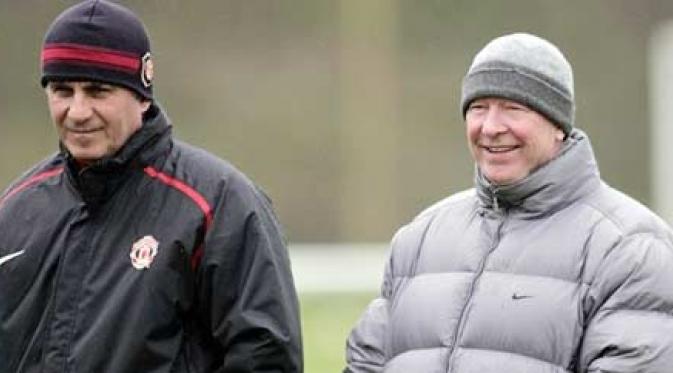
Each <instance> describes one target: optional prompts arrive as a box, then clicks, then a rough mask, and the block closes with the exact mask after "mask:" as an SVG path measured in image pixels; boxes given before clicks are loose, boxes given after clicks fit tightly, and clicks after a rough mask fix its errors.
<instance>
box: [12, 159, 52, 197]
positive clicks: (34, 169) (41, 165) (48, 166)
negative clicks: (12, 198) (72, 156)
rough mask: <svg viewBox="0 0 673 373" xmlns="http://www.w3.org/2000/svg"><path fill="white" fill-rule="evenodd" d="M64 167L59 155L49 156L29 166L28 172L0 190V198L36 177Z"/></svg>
mask: <svg viewBox="0 0 673 373" xmlns="http://www.w3.org/2000/svg"><path fill="white" fill-rule="evenodd" d="M64 166H65V162H64V159H63V157H62V156H61V155H60V154H59V153H54V154H51V155H50V156H48V157H47V158H44V159H42V160H41V161H39V162H38V163H36V164H34V165H33V166H31V167H30V168H29V169H28V170H26V171H24V172H23V173H22V174H21V175H20V176H19V177H17V178H16V179H14V180H13V181H12V182H11V183H10V184H9V186H8V187H7V188H6V189H5V190H4V191H2V190H0V192H2V193H0V196H2V195H4V194H6V193H9V192H10V191H11V190H13V189H15V188H16V187H17V186H19V185H22V184H23V183H25V182H26V181H29V180H30V179H31V178H33V177H35V176H37V175H40V174H42V173H45V172H49V171H51V170H55V169H59V168H60V169H62V168H63V167H64Z"/></svg>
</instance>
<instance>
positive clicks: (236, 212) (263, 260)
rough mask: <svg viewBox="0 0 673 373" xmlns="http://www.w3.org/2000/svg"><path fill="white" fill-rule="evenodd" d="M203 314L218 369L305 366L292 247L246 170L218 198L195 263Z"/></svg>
mask: <svg viewBox="0 0 673 373" xmlns="http://www.w3.org/2000/svg"><path fill="white" fill-rule="evenodd" d="M197 292H198V309H199V314H200V319H201V320H202V323H203V324H204V326H205V327H206V328H208V330H210V334H211V337H212V338H214V340H215V341H217V343H218V345H219V349H218V350H219V351H221V353H222V355H223V356H222V360H221V361H222V364H221V365H220V366H218V367H217V369H216V370H215V371H216V372H240V373H244V372H302V371H303V362H302V346H301V344H302V343H301V330H300V322H299V307H298V300H297V295H296V292H295V288H294V284H293V280H292V273H291V270H290V262H289V258H288V252H287V249H286V247H285V243H284V239H283V237H282V234H281V231H280V228H279V225H278V223H277V221H276V218H275V216H274V213H273V211H272V209H271V205H270V202H269V201H268V199H267V198H266V196H265V195H264V194H263V193H262V192H261V191H259V190H258V189H257V188H256V187H255V186H254V185H253V184H252V183H251V182H250V181H248V180H247V179H245V177H243V176H240V177H237V178H234V179H233V180H231V181H230V182H229V183H228V185H227V186H226V189H225V191H224V192H223V195H222V196H221V197H220V201H219V202H218V203H217V204H216V206H215V209H214V215H213V222H212V226H211V228H210V229H209V231H208V233H207V234H206V237H205V241H204V254H203V258H202V260H201V263H200V265H199V268H198V270H197Z"/></svg>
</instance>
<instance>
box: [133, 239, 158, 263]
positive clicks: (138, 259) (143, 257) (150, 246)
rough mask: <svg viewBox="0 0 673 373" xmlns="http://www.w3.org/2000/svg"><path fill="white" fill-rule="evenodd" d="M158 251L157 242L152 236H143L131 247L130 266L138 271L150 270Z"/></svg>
mask: <svg viewBox="0 0 673 373" xmlns="http://www.w3.org/2000/svg"><path fill="white" fill-rule="evenodd" d="M158 250H159V241H157V240H156V239H155V238H154V237H152V236H145V237H143V238H141V239H139V240H138V241H136V243H134V244H133V246H132V247H131V255H129V256H130V257H131V264H133V267H134V268H135V269H138V270H143V269H145V268H150V265H151V264H152V261H153V260H154V257H155V256H157V252H158Z"/></svg>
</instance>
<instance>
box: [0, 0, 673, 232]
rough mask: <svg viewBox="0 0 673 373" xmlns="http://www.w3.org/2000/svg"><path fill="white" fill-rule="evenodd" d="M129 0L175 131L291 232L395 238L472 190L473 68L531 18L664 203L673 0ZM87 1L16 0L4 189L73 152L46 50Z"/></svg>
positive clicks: (0, 112) (634, 187)
mask: <svg viewBox="0 0 673 373" xmlns="http://www.w3.org/2000/svg"><path fill="white" fill-rule="evenodd" d="M120 2H121V3H122V4H124V5H126V6H128V7H130V8H132V9H134V10H135V11H136V12H137V13H138V14H140V16H141V17H142V18H143V20H144V21H145V23H146V25H147V27H148V29H149V32H150V35H151V37H152V40H153V50H154V59H155V66H156V85H155V92H156V97H157V98H158V100H159V101H160V103H161V104H162V105H163V106H164V107H165V108H166V109H167V110H168V113H169V115H170V116H171V118H172V120H173V123H174V130H175V132H176V133H177V136H178V137H179V138H181V139H183V140H185V141H188V142H191V143H193V144H195V145H199V146H202V147H205V148H207V149H208V150H210V151H212V152H213V153H215V154H217V155H219V156H221V157H223V158H226V159H228V160H230V161H231V162H232V163H234V164H235V165H237V166H238V167H239V168H241V169H242V170H243V171H244V172H246V173H247V174H248V175H250V176H251V177H252V178H253V179H254V180H255V181H256V182H257V183H258V184H259V185H260V186H262V187H263V188H264V189H265V190H266V192H267V193H268V194H269V195H270V196H271V197H272V199H273V200H274V204H275V206H276V209H277V212H278V214H279V216H280V219H281V221H282V223H283V224H284V226H285V229H286V232H287V235H288V238H289V240H290V241H291V242H344V241H346V242H353V241H387V240H388V239H389V238H390V237H391V235H392V234H393V233H394V231H395V229H396V228H397V227H398V226H400V225H401V224H402V223H404V222H406V221H408V220H409V219H410V218H412V217H413V216H414V215H415V214H416V213H418V212H419V211H420V210H421V209H422V208H424V207H426V206H427V205H429V204H430V203H432V202H434V201H436V200H438V199H441V198H442V197H444V196H446V195H448V194H450V193H452V192H455V191H458V190H461V189H464V188H468V187H470V186H471V184H472V177H473V164H472V162H471V160H470V158H469V154H468V152H467V147H466V146H465V136H464V129H463V121H462V118H461V116H460V113H459V109H458V100H459V97H460V82H461V79H462V76H463V74H464V73H465V71H466V69H467V67H468V65H469V64H470V62H471V58H472V56H473V55H474V54H475V53H476V52H477V51H478V50H479V49H480V48H481V47H482V46H483V45H484V44H485V43H486V42H488V41H489V40H490V39H491V38H493V37H495V36H498V35H501V34H504V33H509V32H516V31H527V32H532V33H536V34H539V35H540V36H543V37H545V38H547V39H549V40H551V41H552V42H554V43H556V44H557V45H558V46H559V47H560V48H561V49H562V50H563V51H564V53H565V54H566V56H567V58H568V59H569V60H570V61H571V63H572V65H573V67H574V70H575V88H576V100H577V126H578V127H580V128H582V129H584V130H585V131H587V132H588V133H589V135H590V136H591V138H592V140H593V144H594V149H595V151H596V153H597V157H598V160H599V164H600V166H601V171H602V174H603V176H604V178H605V179H606V180H607V181H608V182H609V183H611V184H612V185H614V186H616V187H617V188H620V189H622V190H624V191H625V192H627V193H629V194H631V195H633V196H634V197H636V198H637V199H639V200H641V201H642V202H644V203H646V204H649V203H650V202H651V192H650V190H651V185H650V179H651V178H650V171H649V165H650V160H649V153H648V146H649V140H648V136H649V129H648V126H649V123H648V121H649V116H648V97H647V96H648V87H647V63H648V61H647V58H648V51H647V48H648V40H649V38H650V35H651V32H652V30H653V28H655V27H656V26H657V25H658V24H659V23H660V22H662V21H665V20H667V19H668V18H670V17H672V16H673V2H671V1H669V0H648V1H638V2H635V1H629V0H595V1H580V0H572V1H563V2H561V1H523V0H511V1H467V0H451V1H449V0H422V1H404V0H397V1H395V0H343V1H328V0H292V1H287V0H285V1H281V0H200V1H184V0H127V1H120ZM72 3H74V1H54V0H51V1H46V0H21V1H19V0H0V189H4V188H5V187H6V186H7V185H8V183H9V182H10V181H11V180H12V179H14V178H15V177H17V176H18V175H19V173H20V172H21V171H23V170H24V169H26V168H27V167H29V166H30V165H31V164H33V163H34V162H36V161H38V160H39V159H41V158H43V157H45V156H46V155H47V154H49V153H51V152H54V151H56V149H57V141H56V134H55V132H54V130H53V129H52V127H51V124H50V121H49V118H48V113H47V109H46V104H45V102H44V97H43V93H42V91H41V88H40V86H39V82H38V81H39V53H40V47H41V42H42V37H43V35H44V32H45V31H46V29H47V27H48V25H49V22H50V21H51V20H52V18H53V17H54V16H55V15H56V14H58V13H59V12H60V11H61V10H63V9H64V8H65V7H66V6H68V5H70V4H72ZM671 125H673V123H672V124H671Z"/></svg>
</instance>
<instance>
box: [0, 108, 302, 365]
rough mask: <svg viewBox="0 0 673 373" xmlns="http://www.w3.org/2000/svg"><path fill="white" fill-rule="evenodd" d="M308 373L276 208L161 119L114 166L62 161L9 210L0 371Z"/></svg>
mask: <svg viewBox="0 0 673 373" xmlns="http://www.w3.org/2000/svg"><path fill="white" fill-rule="evenodd" d="M148 242H149V243H148ZM301 371H302V353H301V333H300V323H299V311H298V302H297V297H296V293H295V289H294V286H293V282H292V275H291V272H290V265H289V260H288V254H287V250H286V248H285V244H284V242H283V238H282V234H281V232H280V229H279V226H278V224H277V221H276V218H275V216H274V213H273V211H272V209H271V207H270V203H269V201H268V200H267V198H266V197H265V195H264V194H263V193H261V192H260V191H259V190H258V189H257V188H256V187H255V185H253V183H251V182H250V181H249V180H248V179H247V178H246V177H245V176H244V175H243V174H242V173H241V172H239V171H238V170H236V169H235V168H233V167H232V166H231V165H230V164H228V163H227V162H225V161H223V160H221V159H218V158H217V157H215V156H213V155H211V154H209V153H207V152H205V151H203V150H200V149H197V148H194V147H191V146H189V145H187V144H184V143H181V142H178V141H174V140H173V138H172V136H171V126H170V124H169V123H168V120H167V118H166V117H165V115H164V114H163V112H162V111H161V109H159V108H158V107H157V106H154V105H153V106H152V107H151V108H150V110H149V112H148V113H147V115H146V119H145V121H144V125H143V127H142V128H141V130H139V131H138V132H137V133H136V134H134V135H133V136H132V137H131V138H130V139H129V141H128V142H127V144H126V145H125V146H124V147H123V148H122V149H121V150H120V151H119V152H118V153H117V154H116V155H115V156H114V157H111V158H109V159H102V160H100V161H99V162H97V163H96V164H94V165H92V166H90V167H87V168H84V169H78V168H77V167H75V166H74V163H73V161H72V160H71V159H70V158H69V156H68V153H67V151H61V152H60V153H59V154H57V155H54V156H53V157H51V158H50V159H48V160H46V161H44V162H41V163H40V164H39V165H37V166H36V167H34V168H33V169H32V170H30V171H29V172H28V173H26V174H25V175H24V176H23V177H21V178H20V179H19V180H18V181H16V182H15V183H13V185H12V186H10V187H9V189H7V190H6V191H5V192H4V194H3V195H2V196H1V197H0V372H2V373H15V372H16V373H34V372H40V373H71V372H72V373H107V372H109V373H127V372H128V373H131V372H144V373H150V372H157V373H158V372H165V373H169V372H175V373H183V372H191V373H200V372H301Z"/></svg>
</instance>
